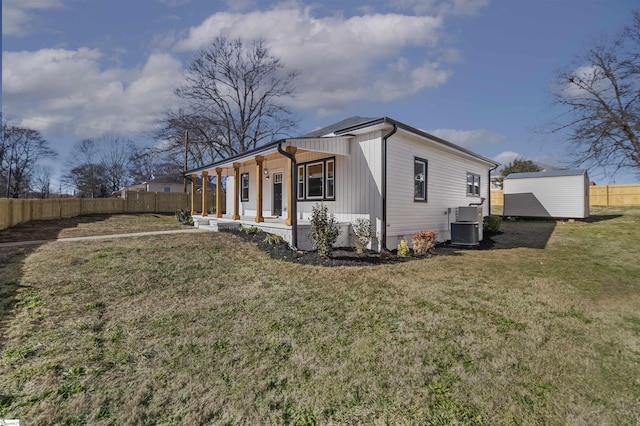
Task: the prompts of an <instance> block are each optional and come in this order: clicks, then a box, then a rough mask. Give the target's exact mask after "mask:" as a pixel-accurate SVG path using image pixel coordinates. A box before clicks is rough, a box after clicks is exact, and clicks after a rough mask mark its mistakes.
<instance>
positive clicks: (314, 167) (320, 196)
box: [298, 158, 336, 200]
mask: <svg viewBox="0 0 640 426" xmlns="http://www.w3.org/2000/svg"><path fill="white" fill-rule="evenodd" d="M335 164H336V161H335V158H329V159H324V160H320V161H313V162H310V163H304V164H299V165H298V200H335V197H336V194H335Z"/></svg>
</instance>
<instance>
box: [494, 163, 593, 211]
mask: <svg viewBox="0 0 640 426" xmlns="http://www.w3.org/2000/svg"><path fill="white" fill-rule="evenodd" d="M503 190H504V213H503V215H504V216H518V217H540V218H575V219H584V218H587V217H589V175H588V174H587V171H586V170H554V171H549V172H534V173H511V174H510V175H508V176H507V177H505V178H504V182H503Z"/></svg>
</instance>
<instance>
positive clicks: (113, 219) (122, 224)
mask: <svg viewBox="0 0 640 426" xmlns="http://www.w3.org/2000/svg"><path fill="white" fill-rule="evenodd" d="M183 228H184V225H181V224H180V223H178V222H177V221H176V218H175V216H174V215H172V214H171V215H169V214H158V213H142V214H116V215H109V214H94V215H88V216H78V217H72V218H68V219H60V220H39V221H33V222H27V223H23V224H20V225H17V226H14V227H11V228H8V229H4V230H0V243H4V242H13V241H32V240H50V239H56V238H71V237H87V236H92V235H111V234H125V233H131V232H146V231H166V230H172V229H183Z"/></svg>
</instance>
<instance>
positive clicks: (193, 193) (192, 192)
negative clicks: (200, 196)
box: [191, 174, 198, 215]
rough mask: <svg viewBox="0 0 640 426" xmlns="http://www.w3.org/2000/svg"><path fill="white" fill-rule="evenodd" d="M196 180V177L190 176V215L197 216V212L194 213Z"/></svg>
mask: <svg viewBox="0 0 640 426" xmlns="http://www.w3.org/2000/svg"><path fill="white" fill-rule="evenodd" d="M197 178H198V175H196V174H192V175H191V214H192V215H194V214H198V212H197V211H196V179H197Z"/></svg>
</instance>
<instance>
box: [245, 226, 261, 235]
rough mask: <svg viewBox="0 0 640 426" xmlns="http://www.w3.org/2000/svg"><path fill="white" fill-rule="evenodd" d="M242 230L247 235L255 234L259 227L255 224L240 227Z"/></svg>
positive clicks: (258, 231)
mask: <svg viewBox="0 0 640 426" xmlns="http://www.w3.org/2000/svg"><path fill="white" fill-rule="evenodd" d="M242 232H244V233H245V234H247V235H255V234H259V233H260V228H258V227H257V226H249V227H248V228H242Z"/></svg>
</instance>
